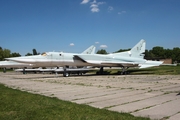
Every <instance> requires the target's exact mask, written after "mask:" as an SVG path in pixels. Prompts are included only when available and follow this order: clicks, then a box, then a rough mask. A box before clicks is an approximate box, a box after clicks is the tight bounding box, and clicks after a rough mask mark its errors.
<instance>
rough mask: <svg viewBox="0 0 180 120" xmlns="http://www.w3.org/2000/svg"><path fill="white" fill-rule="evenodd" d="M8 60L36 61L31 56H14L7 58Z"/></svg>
mask: <svg viewBox="0 0 180 120" xmlns="http://www.w3.org/2000/svg"><path fill="white" fill-rule="evenodd" d="M6 60H10V61H15V62H20V63H34V62H35V60H34V59H32V58H31V57H14V58H6Z"/></svg>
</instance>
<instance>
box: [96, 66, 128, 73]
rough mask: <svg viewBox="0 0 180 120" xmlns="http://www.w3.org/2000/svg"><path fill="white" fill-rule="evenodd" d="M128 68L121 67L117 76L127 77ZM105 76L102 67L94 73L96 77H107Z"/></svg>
mask: <svg viewBox="0 0 180 120" xmlns="http://www.w3.org/2000/svg"><path fill="white" fill-rule="evenodd" d="M128 68H129V67H122V71H121V72H120V71H119V72H118V74H119V75H127V74H128V72H127V69H128ZM107 74H108V72H105V71H104V68H103V67H101V68H100V70H99V71H97V72H96V75H107Z"/></svg>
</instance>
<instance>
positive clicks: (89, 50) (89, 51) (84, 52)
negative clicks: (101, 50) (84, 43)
mask: <svg viewBox="0 0 180 120" xmlns="http://www.w3.org/2000/svg"><path fill="white" fill-rule="evenodd" d="M95 49H96V47H95V46H94V45H92V46H90V47H89V48H87V49H86V50H85V51H83V52H82V53H81V54H95Z"/></svg>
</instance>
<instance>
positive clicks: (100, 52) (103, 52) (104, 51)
mask: <svg viewBox="0 0 180 120" xmlns="http://www.w3.org/2000/svg"><path fill="white" fill-rule="evenodd" d="M97 54H108V53H107V52H106V50H105V49H101V50H98V51H97Z"/></svg>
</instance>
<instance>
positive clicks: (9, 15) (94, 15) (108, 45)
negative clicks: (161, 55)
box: [0, 0, 180, 56]
mask: <svg viewBox="0 0 180 120" xmlns="http://www.w3.org/2000/svg"><path fill="white" fill-rule="evenodd" d="M179 6H180V0H0V47H2V48H3V49H4V48H6V49H10V50H11V52H17V53H20V54H21V55H22V56H23V55H25V54H27V53H28V52H29V53H32V49H36V50H37V52H39V53H42V52H50V51H56V52H58V51H64V52H72V53H81V52H82V51H84V50H85V49H86V48H88V47H89V46H91V45H95V46H96V49H97V50H100V49H105V50H106V51H107V52H108V53H112V52H115V51H118V50H119V49H128V48H132V47H133V46H134V45H135V44H136V43H138V42H139V41H140V40H141V39H144V40H146V49H148V50H149V49H152V48H153V47H155V46H161V47H163V48H165V49H168V48H169V49H173V48H174V47H180V7H179Z"/></svg>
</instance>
